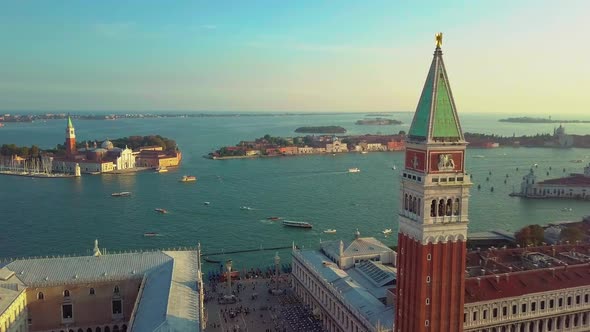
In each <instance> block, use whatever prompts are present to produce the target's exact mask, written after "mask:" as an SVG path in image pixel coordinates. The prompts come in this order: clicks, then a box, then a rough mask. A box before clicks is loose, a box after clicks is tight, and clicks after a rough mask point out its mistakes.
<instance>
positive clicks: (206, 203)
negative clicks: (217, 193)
mask: <svg viewBox="0 0 590 332" xmlns="http://www.w3.org/2000/svg"><path fill="white" fill-rule="evenodd" d="M203 204H204V205H209V204H211V202H203Z"/></svg>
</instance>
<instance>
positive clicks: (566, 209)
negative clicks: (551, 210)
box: [561, 208, 574, 212]
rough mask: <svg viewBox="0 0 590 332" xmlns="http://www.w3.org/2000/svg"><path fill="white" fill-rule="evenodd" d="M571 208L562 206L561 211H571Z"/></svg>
mask: <svg viewBox="0 0 590 332" xmlns="http://www.w3.org/2000/svg"><path fill="white" fill-rule="evenodd" d="M573 210H574V209H572V208H563V209H561V211H563V212H572V211H573Z"/></svg>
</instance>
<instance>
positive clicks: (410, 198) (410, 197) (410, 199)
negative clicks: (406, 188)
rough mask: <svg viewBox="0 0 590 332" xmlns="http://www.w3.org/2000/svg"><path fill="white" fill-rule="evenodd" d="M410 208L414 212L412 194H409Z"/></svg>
mask: <svg viewBox="0 0 590 332" xmlns="http://www.w3.org/2000/svg"><path fill="white" fill-rule="evenodd" d="M408 210H410V212H414V208H413V207H412V195H410V196H408Z"/></svg>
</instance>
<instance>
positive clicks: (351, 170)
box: [348, 167, 361, 173]
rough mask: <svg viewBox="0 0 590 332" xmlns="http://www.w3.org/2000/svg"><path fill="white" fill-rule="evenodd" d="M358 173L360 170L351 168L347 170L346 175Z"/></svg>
mask: <svg viewBox="0 0 590 332" xmlns="http://www.w3.org/2000/svg"><path fill="white" fill-rule="evenodd" d="M360 171H361V170H360V169H358V168H356V167H353V168H349V169H348V173H359V172H360Z"/></svg>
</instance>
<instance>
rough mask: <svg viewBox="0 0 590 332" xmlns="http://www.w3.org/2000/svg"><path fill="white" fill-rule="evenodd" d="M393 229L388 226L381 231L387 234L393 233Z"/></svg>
mask: <svg viewBox="0 0 590 332" xmlns="http://www.w3.org/2000/svg"><path fill="white" fill-rule="evenodd" d="M391 232H392V230H391V228H386V229H385V230H383V231H381V233H383V234H385V235H389V234H391Z"/></svg>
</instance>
